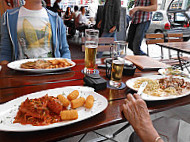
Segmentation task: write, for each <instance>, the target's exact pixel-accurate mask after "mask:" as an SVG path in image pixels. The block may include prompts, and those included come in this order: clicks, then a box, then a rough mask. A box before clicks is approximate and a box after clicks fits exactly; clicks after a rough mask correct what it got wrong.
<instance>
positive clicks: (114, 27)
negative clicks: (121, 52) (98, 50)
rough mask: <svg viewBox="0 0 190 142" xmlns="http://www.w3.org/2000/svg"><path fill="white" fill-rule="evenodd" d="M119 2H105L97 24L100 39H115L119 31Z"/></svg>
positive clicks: (119, 0)
mask: <svg viewBox="0 0 190 142" xmlns="http://www.w3.org/2000/svg"><path fill="white" fill-rule="evenodd" d="M120 9H121V0H106V2H105V5H104V9H103V17H102V20H100V22H99V23H98V26H97V27H98V28H99V29H100V30H101V32H102V35H101V36H102V37H114V39H115V40H117V37H116V31H119V21H120Z"/></svg>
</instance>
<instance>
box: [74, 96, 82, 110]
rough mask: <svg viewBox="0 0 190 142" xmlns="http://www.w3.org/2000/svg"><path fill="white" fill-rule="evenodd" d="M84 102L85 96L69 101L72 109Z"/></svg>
mask: <svg viewBox="0 0 190 142" xmlns="http://www.w3.org/2000/svg"><path fill="white" fill-rule="evenodd" d="M84 103H85V98H83V97H81V98H78V99H75V100H72V101H71V108H72V109H74V108H78V107H81V106H83V105H84Z"/></svg>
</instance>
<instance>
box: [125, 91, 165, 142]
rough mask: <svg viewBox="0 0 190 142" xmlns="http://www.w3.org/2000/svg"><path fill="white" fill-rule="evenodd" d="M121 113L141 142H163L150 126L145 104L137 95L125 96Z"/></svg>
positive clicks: (150, 122)
mask: <svg viewBox="0 0 190 142" xmlns="http://www.w3.org/2000/svg"><path fill="white" fill-rule="evenodd" d="M123 113H124V116H125V117H126V119H127V120H128V121H129V123H130V124H131V125H132V127H133V129H134V130H135V132H136V133H137V135H138V136H139V137H140V139H141V140H142V141H143V142H163V140H162V139H160V138H159V137H160V136H159V134H158V132H157V131H156V129H155V128H154V126H153V124H152V120H151V118H150V114H149V112H148V108H147V105H146V103H145V102H144V101H143V100H142V99H141V97H140V96H139V95H138V94H134V96H132V95H131V94H128V95H127V99H126V102H125V104H123ZM158 138H159V139H158ZM156 139H158V140H156Z"/></svg>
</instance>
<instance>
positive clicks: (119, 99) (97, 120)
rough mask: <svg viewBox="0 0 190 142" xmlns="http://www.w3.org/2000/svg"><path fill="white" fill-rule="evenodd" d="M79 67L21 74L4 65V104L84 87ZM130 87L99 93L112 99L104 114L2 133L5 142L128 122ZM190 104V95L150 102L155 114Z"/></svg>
mask: <svg viewBox="0 0 190 142" xmlns="http://www.w3.org/2000/svg"><path fill="white" fill-rule="evenodd" d="M74 62H76V64H77V65H76V66H75V67H73V68H72V69H71V70H67V71H64V72H62V73H57V74H52V75H51V74H49V75H48V74H29V73H25V72H18V71H14V70H11V69H9V68H7V67H6V66H3V68H2V70H1V72H0V104H3V103H5V102H8V101H10V100H12V99H15V98H17V97H20V96H23V95H26V94H29V93H32V92H37V91H41V90H46V89H53V88H58V87H63V86H71V85H74V86H81V85H83V77H84V75H83V74H82V73H81V70H82V69H83V68H84V60H74ZM99 71H100V74H101V76H103V77H105V69H99ZM152 74H157V71H146V72H142V71H140V70H138V69H137V70H136V73H135V74H134V76H123V81H124V82H125V81H127V80H128V79H130V78H133V77H140V76H148V75H152ZM127 91H129V89H128V88H125V89H123V90H112V89H108V88H107V89H105V90H100V91H97V92H98V93H99V94H101V95H103V96H104V97H106V98H107V100H108V107H107V108H106V110H104V111H103V112H101V113H100V114H98V115H96V116H94V117H92V118H89V119H87V120H84V121H81V122H78V123H75V124H72V125H67V126H63V127H59V128H52V129H48V130H43V131H36V132H3V131H0V141H1V142H12V141H14V142H22V141H24V142H42V141H57V140H62V139H64V138H67V137H71V136H74V135H78V134H82V133H86V132H89V131H92V130H96V129H99V128H103V127H106V126H110V125H114V124H118V123H121V122H125V121H126V119H125V118H124V116H123V114H122V113H121V106H122V104H123V103H124V99H125V98H126V92H127ZM189 103H190V96H186V97H183V98H179V99H176V100H170V101H155V102H147V105H148V108H149V109H150V110H151V113H156V112H160V111H164V110H168V109H170V108H174V107H178V106H183V105H186V104H189Z"/></svg>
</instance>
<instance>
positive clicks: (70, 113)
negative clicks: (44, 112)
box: [60, 110, 78, 120]
mask: <svg viewBox="0 0 190 142" xmlns="http://www.w3.org/2000/svg"><path fill="white" fill-rule="evenodd" d="M60 116H61V120H75V119H77V118H78V112H77V110H63V111H61V112H60Z"/></svg>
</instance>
